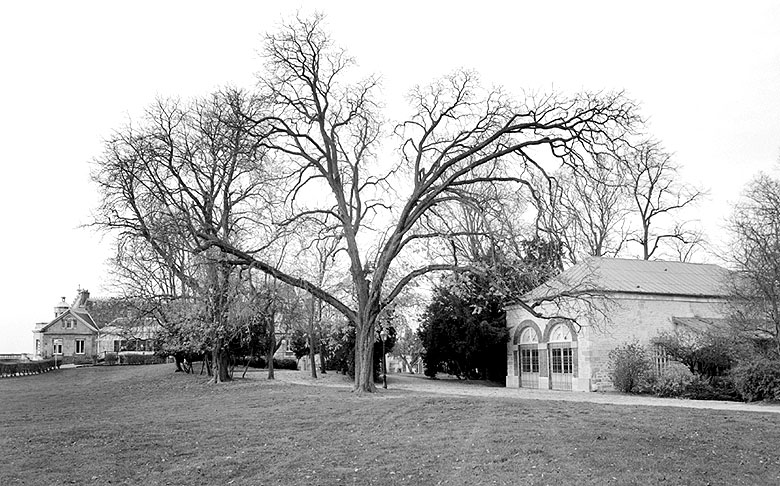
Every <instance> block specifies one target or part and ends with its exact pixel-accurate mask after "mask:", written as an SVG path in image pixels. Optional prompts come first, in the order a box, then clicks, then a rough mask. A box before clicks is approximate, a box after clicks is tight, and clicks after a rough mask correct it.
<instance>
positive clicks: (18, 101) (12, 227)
mask: <svg viewBox="0 0 780 486" xmlns="http://www.w3.org/2000/svg"><path fill="white" fill-rule="evenodd" d="M269 3H270V2H258V1H252V2H250V1H247V2H239V1H220V2H213V1H211V2H193V1H187V2H158V1H133V2H124V3H123V4H122V5H119V2H104V1H101V2H79V1H74V0H70V1H68V2H60V1H34V0H27V1H24V2H2V4H0V160H2V162H1V167H2V172H0V181H2V184H0V186H1V187H2V190H0V224H2V230H1V231H0V255H2V257H3V260H2V261H1V262H0V268H1V269H2V271H0V309H2V310H3V311H2V313H1V314H0V353H8V352H31V351H32V347H33V345H32V333H31V330H32V328H33V325H34V323H36V322H43V321H48V320H50V319H51V318H52V317H53V306H54V304H55V302H57V301H58V300H59V298H60V297H61V296H66V297H67V299H68V301H71V300H72V299H73V298H74V297H75V292H76V288H77V287H78V286H79V285H81V286H82V287H84V288H88V289H89V290H90V291H91V292H92V294H93V295H98V296H99V295H105V291H104V290H103V287H104V286H105V284H106V267H105V260H106V259H107V258H108V257H109V256H110V252H111V250H110V248H111V243H110V241H108V240H107V239H106V240H101V238H100V236H99V235H98V234H96V233H94V232H92V231H91V230H87V229H81V228H79V226H80V225H81V224H83V223H86V222H88V221H89V217H90V211H91V210H92V208H94V207H95V205H96V191H95V188H94V187H93V186H92V185H91V183H90V180H89V171H90V161H91V160H92V159H93V158H94V157H95V156H97V155H99V154H100V152H101V148H102V146H101V140H102V139H103V138H105V137H107V136H109V135H110V134H111V131H112V130H113V129H115V128H117V127H119V126H120V125H121V124H123V123H124V122H125V121H127V119H128V116H134V115H136V114H137V113H138V112H139V111H141V110H142V109H143V108H144V107H145V106H146V105H147V104H148V103H150V102H151V101H153V99H154V97H155V96H156V95H158V94H159V95H181V96H189V95H197V94H206V93H208V92H209V91H211V90H213V89H214V88H217V87H219V86H221V85H224V84H227V83H231V84H235V85H239V86H249V85H251V83H252V80H253V73H255V72H257V71H258V70H259V69H260V63H259V59H258V56H257V50H258V49H259V47H260V40H261V37H260V36H261V34H262V33H263V32H265V31H268V30H269V29H271V28H273V26H274V24H276V23H277V22H278V21H279V20H280V19H282V17H283V16H289V15H290V14H292V13H294V12H295V11H296V9H297V8H298V7H299V6H300V8H301V11H302V12H303V13H307V12H311V11H312V9H313V8H315V7H318V8H319V9H320V10H322V11H323V12H325V13H326V14H327V16H328V20H327V21H328V25H329V27H330V31H331V32H332V33H333V35H334V37H335V38H336V40H337V41H338V42H339V43H340V44H341V45H343V46H345V47H346V48H347V49H348V50H349V51H350V53H351V54H352V55H353V56H355V57H356V58H357V59H358V61H359V63H360V66H361V69H363V70H365V71H368V72H376V73H378V74H381V75H382V78H383V86H384V97H385V102H386V104H387V107H388V114H389V116H390V117H391V118H394V117H401V116H403V115H404V114H405V113H406V111H405V109H404V108H405V105H404V104H403V103H404V101H403V94H404V93H405V91H406V90H407V89H408V88H410V87H411V86H413V85H414V84H417V83H426V82H428V81H430V80H431V79H433V78H434V77H436V76H439V75H441V74H445V73H447V72H449V71H451V70H453V69H455V68H458V67H465V68H472V69H475V70H477V71H479V72H480V73H481V75H482V78H483V81H484V82H486V83H495V84H501V85H504V86H505V87H507V88H509V89H510V90H511V91H514V92H515V93H520V91H521V90H522V89H531V90H543V91H549V90H551V89H556V90H559V91H563V92H575V91H578V90H582V89H588V90H601V89H604V90H612V89H624V90H625V91H626V92H627V93H628V95H629V96H630V97H632V98H633V99H635V100H637V101H639V102H641V104H642V108H643V113H644V115H645V116H646V117H647V118H649V120H650V131H651V132H652V133H653V134H654V135H655V136H656V137H657V138H658V139H660V140H661V141H662V142H663V143H664V144H665V146H666V147H667V149H668V150H670V151H672V152H674V153H675V154H676V160H677V161H678V162H679V163H680V164H682V165H683V166H684V168H685V174H684V175H685V177H686V179H687V180H689V181H691V182H694V183H697V184H701V185H702V186H704V187H706V188H709V190H710V192H711V198H710V200H709V201H708V202H707V203H706V204H704V205H702V206H701V209H700V217H701V219H702V221H703V223H704V224H705V225H706V227H707V228H708V229H710V233H709V235H708V236H709V238H710V239H711V240H713V241H718V238H719V235H718V231H716V229H717V226H718V224H719V223H720V221H721V219H722V218H723V216H724V215H726V214H727V212H728V204H727V202H728V201H733V200H734V199H735V198H736V197H737V196H738V194H739V192H740V190H741V189H742V186H743V185H744V183H745V182H746V181H747V180H748V179H749V178H750V177H751V176H752V175H753V174H754V173H755V172H756V171H757V170H765V171H766V170H771V169H772V168H773V167H774V166H775V165H776V161H777V159H778V155H780V2H771V1H763V2H750V1H745V2H739V4H740V6H739V7H737V6H736V2H692V1H690V2H679V1H668V2H667V1H662V2H658V1H656V2H641V4H642V5H639V4H640V2H625V1H615V2H598V1H589V2H581V1H570V2H568V1H567V2H560V1H559V2H525V1H512V2H509V1H507V2H491V1H484V0H483V1H480V2H465V1H464V2H452V1H450V2H430V1H419V0H417V1H393V2H381V4H382V5H379V4H380V2H329V3H325V2H302V3H300V4H293V3H290V4H289V6H287V5H283V4H285V2H273V3H274V5H269ZM277 4H278V5H277Z"/></svg>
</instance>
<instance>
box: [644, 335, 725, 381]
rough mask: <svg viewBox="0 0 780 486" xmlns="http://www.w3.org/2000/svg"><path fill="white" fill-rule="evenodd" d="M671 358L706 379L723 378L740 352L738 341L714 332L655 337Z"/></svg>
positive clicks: (654, 342)
mask: <svg viewBox="0 0 780 486" xmlns="http://www.w3.org/2000/svg"><path fill="white" fill-rule="evenodd" d="M652 344H653V345H654V346H657V347H658V348H660V349H662V350H663V351H664V352H665V353H666V355H667V356H668V357H669V359H671V360H674V361H679V362H681V363H683V364H684V365H686V366H688V369H690V370H691V371H694V372H696V373H700V374H702V375H704V376H707V377H713V376H722V375H724V374H725V373H727V372H728V370H729V369H730V368H731V367H732V366H733V365H734V362H735V360H736V354H737V353H738V350H739V349H740V343H739V342H738V340H737V338H736V337H734V336H731V335H729V334H724V333H723V332H722V331H721V332H719V331H717V330H714V329H710V330H705V331H700V332H693V331H677V332H673V333H669V332H665V333H661V334H659V335H658V336H657V337H655V338H653V340H652Z"/></svg>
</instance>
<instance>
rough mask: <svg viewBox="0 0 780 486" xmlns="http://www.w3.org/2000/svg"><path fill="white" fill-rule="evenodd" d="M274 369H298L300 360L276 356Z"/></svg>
mask: <svg viewBox="0 0 780 486" xmlns="http://www.w3.org/2000/svg"><path fill="white" fill-rule="evenodd" d="M274 369H277V370H297V369H298V362H297V361H296V360H294V359H292V358H282V359H276V358H274Z"/></svg>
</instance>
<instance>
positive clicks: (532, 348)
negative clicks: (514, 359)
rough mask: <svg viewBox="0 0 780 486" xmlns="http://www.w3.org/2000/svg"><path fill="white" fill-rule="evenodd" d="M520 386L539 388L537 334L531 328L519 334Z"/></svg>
mask: <svg viewBox="0 0 780 486" xmlns="http://www.w3.org/2000/svg"><path fill="white" fill-rule="evenodd" d="M518 348H519V352H520V386H521V387H522V388H539V334H538V333H537V332H536V329H534V328H533V327H530V326H529V327H526V328H525V329H523V330H522V331H521V332H520V339H519V346H518Z"/></svg>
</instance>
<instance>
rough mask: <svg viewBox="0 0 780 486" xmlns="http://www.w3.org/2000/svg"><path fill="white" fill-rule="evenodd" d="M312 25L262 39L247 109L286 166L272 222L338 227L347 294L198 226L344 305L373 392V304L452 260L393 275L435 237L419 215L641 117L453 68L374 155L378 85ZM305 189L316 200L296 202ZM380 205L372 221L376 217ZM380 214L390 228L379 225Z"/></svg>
mask: <svg viewBox="0 0 780 486" xmlns="http://www.w3.org/2000/svg"><path fill="white" fill-rule="evenodd" d="M321 21H322V19H321V17H314V18H311V19H301V18H297V19H295V20H293V21H292V22H290V23H288V24H286V25H284V26H282V27H281V29H280V30H279V31H278V32H277V33H275V34H272V35H269V36H267V38H266V47H265V55H266V60H267V63H266V70H265V73H264V75H263V77H262V79H261V85H262V89H263V93H264V95H263V97H262V99H264V100H268V101H269V103H270V106H269V107H268V109H267V110H266V111H267V113H268V114H267V115H266V116H262V117H257V116H249V117H248V118H250V119H252V120H253V122H254V123H255V125H256V129H259V130H261V131H262V132H263V133H268V134H270V137H269V138H268V139H267V140H266V141H265V142H264V143H265V146H267V147H268V148H269V149H270V150H272V151H273V153H274V154H275V155H276V156H277V157H279V158H280V159H281V160H283V161H284V162H283V163H282V164H281V165H282V167H283V168H284V170H286V177H285V178H284V179H283V180H280V184H283V183H286V186H285V189H284V190H283V191H282V192H283V193H284V194H285V195H286V202H287V204H286V210H287V213H288V214H287V217H286V218H285V219H284V220H282V221H280V226H281V227H285V226H287V227H289V226H291V225H294V224H296V223H298V222H300V221H301V220H304V219H306V220H309V221H315V222H316V224H317V225H318V230H317V231H318V232H319V233H322V234H338V235H341V238H342V242H343V248H344V250H345V253H346V260H347V265H348V269H349V270H348V271H349V275H350V278H351V283H352V291H353V294H352V298H351V299H350V300H343V299H341V298H338V297H337V296H335V295H333V294H332V293H330V292H328V291H326V290H325V289H323V288H321V287H320V286H318V285H316V283H315V282H312V281H310V280H307V279H305V278H302V277H300V276H296V275H295V274H293V273H292V272H290V271H287V270H286V269H285V268H279V267H278V266H276V265H274V264H272V263H269V261H267V260H266V259H264V258H263V257H262V254H261V252H257V251H255V249H254V248H251V247H246V246H244V247H243V248H242V245H240V244H238V243H237V242H234V241H231V240H229V239H227V238H222V237H220V235H217V234H212V233H208V232H201V233H200V234H199V236H200V238H201V239H202V240H203V241H204V245H206V244H209V245H213V246H216V247H218V248H220V249H221V250H222V251H223V252H225V253H226V254H229V255H232V256H233V257H234V258H235V261H236V262H237V263H241V264H246V265H251V266H253V267H255V268H257V269H260V270H261V271H264V272H266V273H268V274H270V275H273V276H274V277H276V278H278V279H280V280H282V281H283V282H285V283H288V284H290V285H293V286H296V287H300V288H303V289H305V290H307V291H309V292H310V293H312V294H313V295H314V296H315V297H317V298H319V299H322V300H323V301H324V302H326V303H328V304H329V305H331V306H332V307H334V308H335V309H337V310H338V311H340V312H341V313H342V314H344V315H345V316H346V317H347V318H348V320H349V321H350V322H351V323H353V325H354V326H355V328H356V335H357V336H356V352H355V390H356V392H358V393H360V392H371V391H374V389H375V388H374V383H373V377H372V362H373V358H372V354H373V347H374V341H375V339H376V332H375V329H376V328H375V326H376V320H377V317H378V316H379V314H380V312H381V311H382V309H383V308H384V307H385V306H386V305H388V304H389V303H390V302H392V301H393V300H394V299H395V298H396V297H397V296H398V295H399V293H401V291H402V290H403V289H404V287H405V286H406V285H407V284H408V283H409V282H411V281H412V280H413V279H415V278H417V277H419V276H421V275H425V274H427V273H429V272H434V271H442V270H451V269H454V268H457V265H455V264H454V262H446V261H439V262H429V263H427V264H423V265H420V266H419V267H417V268H414V269H413V270H411V271H409V272H406V273H405V274H404V275H403V276H401V277H400V278H398V279H393V280H392V281H391V276H392V275H393V272H392V271H391V270H392V268H393V264H394V262H397V261H398V259H399V257H401V256H402V255H403V254H404V253H407V252H412V253H414V252H420V251H421V250H422V249H424V248H425V247H426V246H428V245H429V244H430V242H431V241H433V240H437V239H440V238H441V237H442V235H440V234H437V233H428V232H425V231H424V228H423V227H422V225H421V220H422V219H423V218H424V216H425V215H426V214H428V212H429V211H431V210H432V209H433V208H436V207H437V206H440V205H442V204H446V203H447V202H449V201H452V200H454V199H457V198H458V197H459V190H460V189H462V188H465V187H468V186H470V185H472V184H476V183H481V182H486V181H493V182H506V183H510V182H522V179H521V174H523V173H524V172H525V171H527V170H529V169H533V170H537V169H541V167H542V165H543V162H544V161H550V160H553V161H556V162H557V163H559V164H567V165H570V166H581V165H582V164H584V163H587V162H588V161H589V160H594V159H593V158H592V157H585V155H586V154H594V153H598V152H602V151H605V152H606V151H609V150H613V149H614V147H612V145H613V144H614V143H616V141H618V140H619V139H621V137H623V136H624V135H625V134H626V132H627V131H629V130H631V129H632V126H633V125H634V124H635V123H637V122H638V121H639V120H638V118H637V117H636V115H635V113H634V111H635V110H634V105H633V104H632V103H631V102H629V101H627V100H626V99H625V98H624V97H623V96H622V95H620V94H584V95H580V96H576V97H574V98H568V99H564V98H558V97H555V96H548V97H543V98H541V99H528V100H526V102H524V103H517V102H515V101H513V100H512V99H511V98H510V97H509V96H508V95H507V94H506V93H505V92H504V91H502V90H501V89H484V88H482V87H481V86H480V84H479V82H478V80H477V77H476V76H475V75H474V74H473V73H470V72H463V71H460V72H456V73H453V74H451V75H449V76H445V77H444V78H442V79H440V80H438V81H436V82H434V83H433V84H431V85H428V86H419V87H416V88H415V89H413V90H412V92H411V93H410V95H409V100H410V102H411V104H412V109H413V113H412V116H411V117H410V118H409V119H408V120H407V121H406V122H403V123H401V124H400V125H398V127H397V128H396V131H395V132H396V133H397V134H398V135H399V136H400V137H401V139H402V145H401V149H400V161H399V162H398V163H396V164H382V163H381V162H380V161H379V160H378V154H379V142H380V140H381V139H382V137H383V135H382V133H383V132H382V126H383V125H382V120H381V117H380V114H379V108H380V107H379V105H378V103H377V102H376V101H375V99H374V93H375V91H376V88H377V80H376V78H373V77H369V78H367V79H364V80H362V81H357V82H353V83H348V82H347V81H346V80H347V79H349V76H348V68H349V67H350V66H351V65H352V64H353V61H352V59H351V58H349V57H348V56H347V55H346V54H345V52H344V51H343V50H341V49H339V48H337V47H335V46H334V44H333V41H332V40H331V38H330V37H329V36H328V35H327V34H326V33H325V32H324V31H323V29H322V27H321ZM388 167H389V168H388ZM391 183H392V188H393V189H394V190H390V191H389V192H388V189H389V186H390V184H391ZM305 191H308V194H317V196H316V197H308V198H307V197H303V196H302V194H303V193H304V192H305ZM326 195H327V198H326ZM377 213H381V214H380V215H381V218H380V217H377V218H374V217H373V216H374V215H376V214H377ZM383 220H391V221H392V223H391V224H390V225H389V226H386V227H384V228H382V229H379V227H378V225H379V224H380V223H381V221H383ZM361 235H362V236H361ZM372 235H373V236H374V237H372ZM376 235H380V236H381V239H380V240H379V243H376V242H377V240H376V238H375V236H376ZM367 242H368V243H367Z"/></svg>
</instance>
